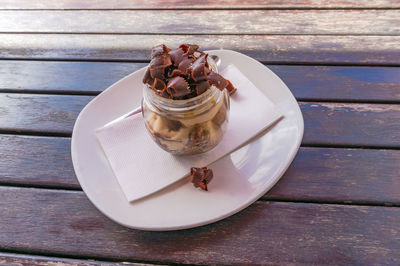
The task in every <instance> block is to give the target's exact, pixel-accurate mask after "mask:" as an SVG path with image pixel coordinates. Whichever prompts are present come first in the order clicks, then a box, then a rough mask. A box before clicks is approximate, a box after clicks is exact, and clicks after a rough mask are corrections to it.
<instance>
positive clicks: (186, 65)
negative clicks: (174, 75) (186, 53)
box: [178, 58, 192, 73]
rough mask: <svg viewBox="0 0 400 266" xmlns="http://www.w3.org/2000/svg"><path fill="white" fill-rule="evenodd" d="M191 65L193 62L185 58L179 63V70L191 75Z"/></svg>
mask: <svg viewBox="0 0 400 266" xmlns="http://www.w3.org/2000/svg"><path fill="white" fill-rule="evenodd" d="M191 65H192V60H190V59H189V58H185V59H183V60H182V61H181V62H180V63H179V66H178V69H179V70H180V71H182V72H183V73H190V72H189V70H190V66H191Z"/></svg>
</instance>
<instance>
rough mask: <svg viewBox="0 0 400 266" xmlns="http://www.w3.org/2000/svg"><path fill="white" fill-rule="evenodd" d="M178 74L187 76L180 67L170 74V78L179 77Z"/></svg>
mask: <svg viewBox="0 0 400 266" xmlns="http://www.w3.org/2000/svg"><path fill="white" fill-rule="evenodd" d="M177 76H186V73H184V72H182V70H180V69H174V70H172V72H171V74H169V75H168V77H169V78H173V77H177Z"/></svg>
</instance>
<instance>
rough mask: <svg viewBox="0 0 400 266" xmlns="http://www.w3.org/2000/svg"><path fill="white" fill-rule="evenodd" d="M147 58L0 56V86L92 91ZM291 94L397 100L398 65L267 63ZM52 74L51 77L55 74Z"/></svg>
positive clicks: (399, 95)
mask: <svg viewBox="0 0 400 266" xmlns="http://www.w3.org/2000/svg"><path fill="white" fill-rule="evenodd" d="M144 66H146V63H104V62H54V61H53V62H47V61H11V60H1V61H0V91H8V92H13V91H15V92H49V93H50V92H51V93H90V94H97V93H99V92H101V91H103V90H104V89H106V88H107V87H108V86H110V85H111V84H113V83H114V82H116V81H118V80H119V79H121V78H123V77H124V76H126V75H128V74H130V73H132V72H134V71H136V70H138V69H140V68H142V67H144ZM268 67H269V68H270V69H271V70H272V71H274V72H275V73H276V74H277V75H278V76H280V78H281V79H282V80H283V81H284V82H285V83H286V84H287V85H288V87H289V88H290V89H291V91H292V92H293V94H294V95H295V96H296V98H300V99H307V100H319V99H324V100H327V99H328V100H341V101H342V100H345V101H350V100H353V101H354V100H356V101H381V102H384V101H387V102H395V101H400V91H399V87H400V68H395V67H337V66H285V65H268ZM55 77H56V78H55Z"/></svg>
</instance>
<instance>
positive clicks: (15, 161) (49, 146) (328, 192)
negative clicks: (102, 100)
mask: <svg viewBox="0 0 400 266" xmlns="http://www.w3.org/2000/svg"><path fill="white" fill-rule="evenodd" d="M70 146H71V143H70V139H67V138H54V137H35V136H13V135H0V157H1V158H3V159H2V160H1V161H0V173H1V175H0V183H2V184H23V185H27V186H44V187H55V188H74V189H80V186H79V183H78V181H77V179H76V177H75V173H74V170H73V167H72V162H71V155H70V154H71V151H70ZM360 166H362V167H360ZM399 173H400V151H397V150H368V149H332V148H306V147H302V148H300V151H299V153H298V155H297V156H296V158H295V160H294V162H293V164H292V165H291V167H290V168H289V169H288V171H287V172H286V174H285V175H284V177H282V179H281V180H280V181H279V182H278V184H277V185H276V186H275V187H274V188H273V190H272V191H271V192H269V193H268V194H267V195H266V196H264V198H265V199H281V200H282V199H284V200H295V201H304V200H306V201H323V202H358V203H375V204H396V205H398V204H400V195H399V193H398V191H400V182H398V180H399ZM327 184H329V186H327Z"/></svg>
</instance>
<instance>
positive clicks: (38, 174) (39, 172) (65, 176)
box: [0, 135, 80, 189]
mask: <svg viewBox="0 0 400 266" xmlns="http://www.w3.org/2000/svg"><path fill="white" fill-rule="evenodd" d="M70 147H71V140H70V139H69V138H54V137H53V138H51V137H33V136H13V135H0V154H1V156H0V157H1V158H2V159H1V160H0V173H1V175H0V182H1V183H3V184H21V185H35V186H44V187H59V188H75V189H79V188H80V187H79V184H78V181H77V180H76V177H75V173H74V168H73V167H72V161H71V149H70Z"/></svg>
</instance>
